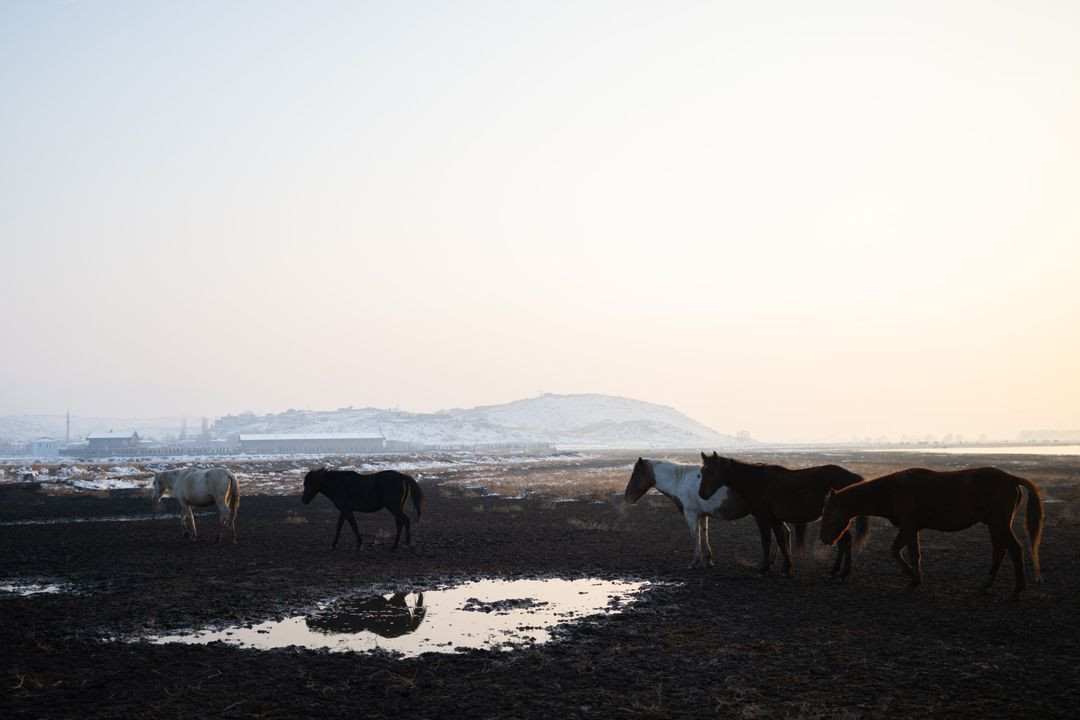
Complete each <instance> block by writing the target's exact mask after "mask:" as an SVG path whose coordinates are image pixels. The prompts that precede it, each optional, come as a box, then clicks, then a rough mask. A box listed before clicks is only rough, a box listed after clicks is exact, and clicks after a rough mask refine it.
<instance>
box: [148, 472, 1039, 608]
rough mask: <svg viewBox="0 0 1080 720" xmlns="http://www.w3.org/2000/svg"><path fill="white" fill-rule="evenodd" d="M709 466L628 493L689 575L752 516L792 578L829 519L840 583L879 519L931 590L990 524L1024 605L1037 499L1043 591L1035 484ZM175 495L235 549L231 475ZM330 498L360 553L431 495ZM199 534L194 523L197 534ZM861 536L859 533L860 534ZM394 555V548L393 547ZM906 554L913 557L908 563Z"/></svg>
mask: <svg viewBox="0 0 1080 720" xmlns="http://www.w3.org/2000/svg"><path fill="white" fill-rule="evenodd" d="M701 460H702V464H701V465H700V466H699V465H692V464H680V463H672V462H666V461H662V460H646V459H644V458H638V460H637V462H636V463H635V464H634V468H633V471H632V473H631V475H630V481H629V483H627V486H626V490H625V492H624V498H625V500H626V502H627V503H629V504H634V503H636V502H637V501H638V500H639V499H640V498H641V497H642V496H643V495H645V493H647V492H648V491H649V490H650V489H652V488H656V489H657V490H658V491H659V492H661V493H663V494H664V495H665V496H667V497H668V498H670V499H671V500H672V502H673V503H674V504H675V507H676V508H677V509H678V510H679V512H680V513H682V515H683V518H684V519H685V520H686V523H687V526H688V528H689V530H690V538H691V541H692V543H693V546H694V554H693V558H692V559H691V562H690V566H691V567H694V566H699V565H700V566H705V565H709V566H711V565H713V564H714V559H713V552H712V547H711V546H710V544H709V518H710V517H716V518H721V519H724V520H729V521H730V520H737V519H739V518H743V517H746V516H748V515H749V516H752V517H753V518H754V521H755V523H756V524H757V526H758V531H759V533H760V535H761V563H760V565H759V570H760V571H761V572H762V573H765V572H768V570H769V569H770V568H771V566H772V564H773V562H774V560H775V551H774V552H773V553H772V554H770V550H771V545H772V539H773V537H775V539H776V543H777V546H778V548H779V551H780V553H781V554H782V556H783V572H784V574H785V575H790V574H791V571H792V558H791V548H790V544H791V543H790V540H791V531H790V530H789V528H788V523H790V524H791V525H792V526H793V527H794V529H795V547H796V548H797V549H802V548H804V547H805V544H806V528H807V525H808V524H809V523H811V522H814V521H817V520H819V519H820V520H821V533H820V537H821V541H822V542H823V543H824V544H825V545H836V546H837V555H836V561H835V563H834V564H833V567H832V575H833V576H837V575H839V577H840V578H841V579H843V578H846V577H847V576H848V575H849V574H850V573H851V564H852V556H853V554H854V552H855V551H856V550H857V549H858V548H859V547H861V546H862V545H863V544H864V543H865V542H866V540H867V539H868V538H869V535H870V523H869V518H870V517H880V518H884V519H886V520H888V521H889V522H890V523H891V524H892V525H893V526H895V527H896V528H897V529H898V533H897V536H896V539H895V541H894V542H893V544H892V554H893V557H894V558H895V559H896V561H897V562H898V563H899V565H900V568H901V570H903V572H904V573H906V574H907V575H908V576H909V577H910V583H909V587H910V588H915V587H917V586H919V585H920V584H921V583H922V566H921V559H922V551H921V548H920V543H919V533H920V532H921V531H922V530H939V531H944V532H956V531H959V530H966V529H967V528H970V527H972V526H973V525H976V524H979V523H983V524H985V525H987V526H988V527H989V529H990V540H991V544H992V547H993V555H992V560H991V564H990V575H989V577H988V578H987V579H986V583H985V584H984V585H983V590H984V591H989V589H990V587H991V585H992V584H993V582H994V577H995V576H996V575H997V572H998V569H999V568H1000V566H1001V562H1002V560H1003V559H1004V557H1005V554H1006V553H1008V554H1009V558H1010V560H1011V561H1012V565H1013V570H1014V572H1015V575H1016V583H1015V585H1014V588H1013V591H1014V595H1015V597H1016V598H1017V599H1019V598H1020V596H1021V594H1022V593H1023V592H1024V590H1025V589H1026V588H1027V579H1026V573H1025V571H1024V555H1023V550H1022V548H1021V546H1020V542H1019V541H1018V540H1017V539H1016V535H1015V534H1014V533H1013V529H1012V524H1013V519H1014V517H1015V515H1016V511H1017V509H1018V508H1019V507H1020V503H1021V501H1022V499H1023V490H1024V489H1026V490H1027V494H1028V501H1027V509H1026V512H1025V516H1024V524H1025V527H1026V529H1027V535H1028V542H1029V546H1030V552H1031V563H1032V566H1033V567H1034V570H1035V579H1036V581H1038V582H1042V580H1043V578H1042V572H1041V569H1040V567H1039V543H1040V541H1041V539H1042V529H1043V507H1042V496H1041V495H1040V493H1039V489H1038V487H1036V486H1035V484H1034V483H1032V482H1031V481H1030V480H1026V479H1024V478H1021V477H1017V476H1015V475H1011V474H1009V473H1007V472H1005V471H1003V470H999V469H997V468H992V467H982V468H972V469H966V470H954V471H947V472H940V471H934V470H926V469H922V468H913V469H908V470H901V471H900V472H894V473H891V474H889V475H885V476H883V477H879V478H876V479H872V480H865V479H863V478H862V477H861V476H860V475H857V474H855V473H853V472H851V471H849V470H846V469H845V468H842V467H840V466H839V465H821V466H818V467H811V468H801V469H790V468H785V467H782V466H780V465H769V464H763V463H745V462H741V461H739V460H735V459H733V458H727V457H721V456H720V455H718V454H717V453H716V452H713V454H712V455H707V454H705V453H702V454H701ZM166 492H170V493H172V495H173V497H175V498H176V499H177V500H178V501H179V503H180V525H181V528H182V529H183V531H184V536H185V537H191V538H192V539H193V540H194V539H195V538H196V531H195V517H194V515H193V514H192V508H194V507H209V506H216V507H217V509H218V513H219V518H220V525H219V529H218V535H217V540H218V541H220V540H221V536H222V533H223V532H224V530H225V528H226V527H227V526H228V527H231V529H232V539H233V542H234V543H235V542H236V516H237V508H238V506H239V501H240V492H239V485H238V483H237V481H236V477H235V476H234V475H233V474H232V472H230V471H229V470H228V469H226V468H220V467H219V468H209V469H195V468H185V469H179V470H169V471H166V472H160V473H157V474H156V475H155V476H154V499H155V501H160V500H161V497H162V496H163V495H164V494H165V493H166ZM319 494H322V495H325V496H326V497H327V498H328V499H329V500H330V501H331V502H332V503H333V504H334V506H335V507H336V508H337V509H338V520H337V529H336V532H335V533H334V541H333V543H332V544H331V547H332V548H335V547H337V544H338V540H339V538H340V537H341V528H342V526H343V525H344V524H345V522H346V521H347V522H348V523H349V526H350V527H351V528H352V530H353V534H354V535H355V536H356V546H357V547H358V548H359V547H360V546H361V542H362V541H361V538H360V531H359V529H358V528H357V525H356V518H355V517H354V516H353V513H354V512H366V513H371V512H377V511H379V510H381V509H383V508H386V509H387V510H389V511H390V513H391V514H392V515H393V516H394V520H395V522H396V524H397V535H396V537H395V538H394V544H393V548H397V546H398V543H399V541H400V540H401V531H402V530H403V529H404V530H405V544H406V545H409V544H411V543H412V531H411V526H412V523H411V521H410V519H409V516H408V515H407V514H406V513H405V507H406V505H407V503H408V502H409V500H410V499H411V500H412V504H413V509H414V511H415V513H416V520H417V522H419V520H420V516H421V512H422V508H423V503H424V493H423V491H422V490H421V488H420V486H419V484H418V483H417V482H416V480H415V479H413V478H412V477H411V476H410V475H406V474H405V473H400V472H397V471H394V470H384V471H382V472H377V473H371V474H361V473H357V472H354V471H351V470H329V469H327V468H318V469H315V470H312V471H310V472H308V473H307V474H306V475H305V476H304V491H303V495H302V496H301V501H302V502H303V503H304V504H308V503H310V502H311V501H312V500H314V499H315V497H316V496H317V495H319ZM188 524H190V525H191V530H190V532H189V531H188ZM852 526H854V527H852ZM393 548H392V549H393ZM905 550H906V551H907V554H906V556H905Z"/></svg>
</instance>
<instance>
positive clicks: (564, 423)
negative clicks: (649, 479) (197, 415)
mask: <svg viewBox="0 0 1080 720" xmlns="http://www.w3.org/2000/svg"><path fill="white" fill-rule="evenodd" d="M222 425H227V426H228V431H229V432H231V433H237V432H244V433H260V432H275V433H277V432H291V433H295V432H378V433H381V434H382V435H383V437H385V438H386V439H387V440H397V441H401V442H408V443H413V444H416V445H439V446H454V445H459V446H470V445H510V444H523V445H524V444H535V443H550V444H554V445H558V446H563V447H592V448H630V447H653V448H674V447H681V448H686V447H727V446H732V445H737V444H740V443H739V441H737V440H736V439H735V438H733V437H731V436H730V435H724V434H722V433H719V432H717V431H715V430H713V429H712V428H710V427H708V426H707V425H705V424H703V423H700V422H698V421H697V420H694V419H693V418H690V417H687V416H686V415H684V414H683V413H681V412H679V411H678V410H675V409H674V408H670V407H667V406H664V405H657V404H654V403H648V402H644V401H641V400H632V399H629V398H622V397H615V396H610V395H550V394H547V395H541V396H539V397H535V398H527V399H524V400H515V401H513V402H509V403H505V404H502V405H486V406H481V407H475V408H468V409H463V408H455V409H451V410H440V411H438V412H434V413H410V412H405V411H401V410H380V409H377V408H360V409H352V408H348V409H342V410H333V411H295V410H294V411H289V412H285V413H277V414H273V415H263V416H260V417H255V416H248V417H245V416H235V415H234V416H229V417H227V418H222V420H221V421H219V423H218V425H217V427H218V428H219V429H220V428H221V426H222Z"/></svg>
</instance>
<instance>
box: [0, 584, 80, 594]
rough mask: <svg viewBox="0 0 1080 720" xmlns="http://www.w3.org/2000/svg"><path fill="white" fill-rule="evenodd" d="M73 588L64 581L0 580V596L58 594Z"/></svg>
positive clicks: (70, 590)
mask: <svg viewBox="0 0 1080 720" xmlns="http://www.w3.org/2000/svg"><path fill="white" fill-rule="evenodd" d="M73 590H74V588H73V587H72V586H71V584H70V583H65V582H23V581H18V580H0V597H3V596H4V595H17V596H19V597H29V596H31V595H59V594H60V593H69V592H72V591H73Z"/></svg>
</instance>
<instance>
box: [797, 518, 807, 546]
mask: <svg viewBox="0 0 1080 720" xmlns="http://www.w3.org/2000/svg"><path fill="white" fill-rule="evenodd" d="M795 549H796V550H798V551H799V552H802V551H804V550H806V523H795Z"/></svg>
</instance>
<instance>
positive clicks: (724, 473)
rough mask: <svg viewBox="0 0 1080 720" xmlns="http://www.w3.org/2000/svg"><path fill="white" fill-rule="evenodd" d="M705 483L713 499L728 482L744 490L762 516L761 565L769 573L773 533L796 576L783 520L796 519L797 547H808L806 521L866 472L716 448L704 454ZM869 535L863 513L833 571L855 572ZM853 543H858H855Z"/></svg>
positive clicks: (705, 494) (703, 491) (703, 492)
mask: <svg viewBox="0 0 1080 720" xmlns="http://www.w3.org/2000/svg"><path fill="white" fill-rule="evenodd" d="M701 459H702V461H704V463H705V464H704V465H703V466H702V468H701V485H700V486H699V487H698V495H699V496H700V497H702V498H709V497H711V496H712V494H713V493H715V492H717V491H718V489H720V488H721V487H723V486H727V487H728V488H730V489H731V490H734V491H735V492H736V493H738V494H739V496H740V497H742V498H743V499H744V500H745V501H746V504H747V506H748V507H749V510H750V514H751V515H753V516H754V520H755V521H757V526H758V532H760V533H761V553H762V556H761V566H760V568H759V569H760V571H761V572H762V573H766V572H768V571H769V567H770V566H771V565H772V562H771V560H770V558H769V545H770V541H771V538H770V532H771V533H772V534H775V535H776V542H777V544H778V545H779V546H780V552H781V553H783V556H784V574H785V575H787V576H789V577H790V576H791V555H790V553H789V551H788V540H789V538H790V533H789V532H788V529H787V526H786V525H784V522H785V521H786V522H791V523H795V524H796V525H795V542H796V547H798V548H799V549H802V548H804V547H806V523H809V522H813V521H814V520H817V519H818V518H819V517H821V508H822V506H823V505H824V504H825V494H826V493H827V492H828V491H829V490H838V489H840V488H845V487H848V486H850V485H854V484H855V483H858V482H861V481H862V477H861V476H859V475H856V474H855V473H853V472H851V471H849V470H845V469H844V468H842V467H840V466H839V465H819V466H817V467H810V468H803V469H800V470H791V469H789V468H786V467H781V466H780V465H764V464H753V465H752V464H749V463H744V462H739V461H738V460H734V459H732V458H726V457H720V456H719V455H717V454H716V453H715V452H713V454H712V455H711V456H710V455H706V454H705V453H701ZM869 535H870V522H869V520H868V519H867V518H865V517H860V518H859V519H858V521H857V522H856V524H855V537H854V539H853V538H852V537H851V534H850V533H849V532H847V531H846V529H845V532H844V533H843V536H842V537H840V538H839V552H837V555H836V562H835V563H833V568H832V575H833V577H835V576H836V574H837V573H839V574H840V579H844V578H846V577H847V576H848V575H850V574H851V558H852V554H853V550H854V549H855V548H858V547H861V546H862V545H863V544H864V543H865V542H866V540H867V538H868V537H869ZM853 546H854V547H853Z"/></svg>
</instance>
